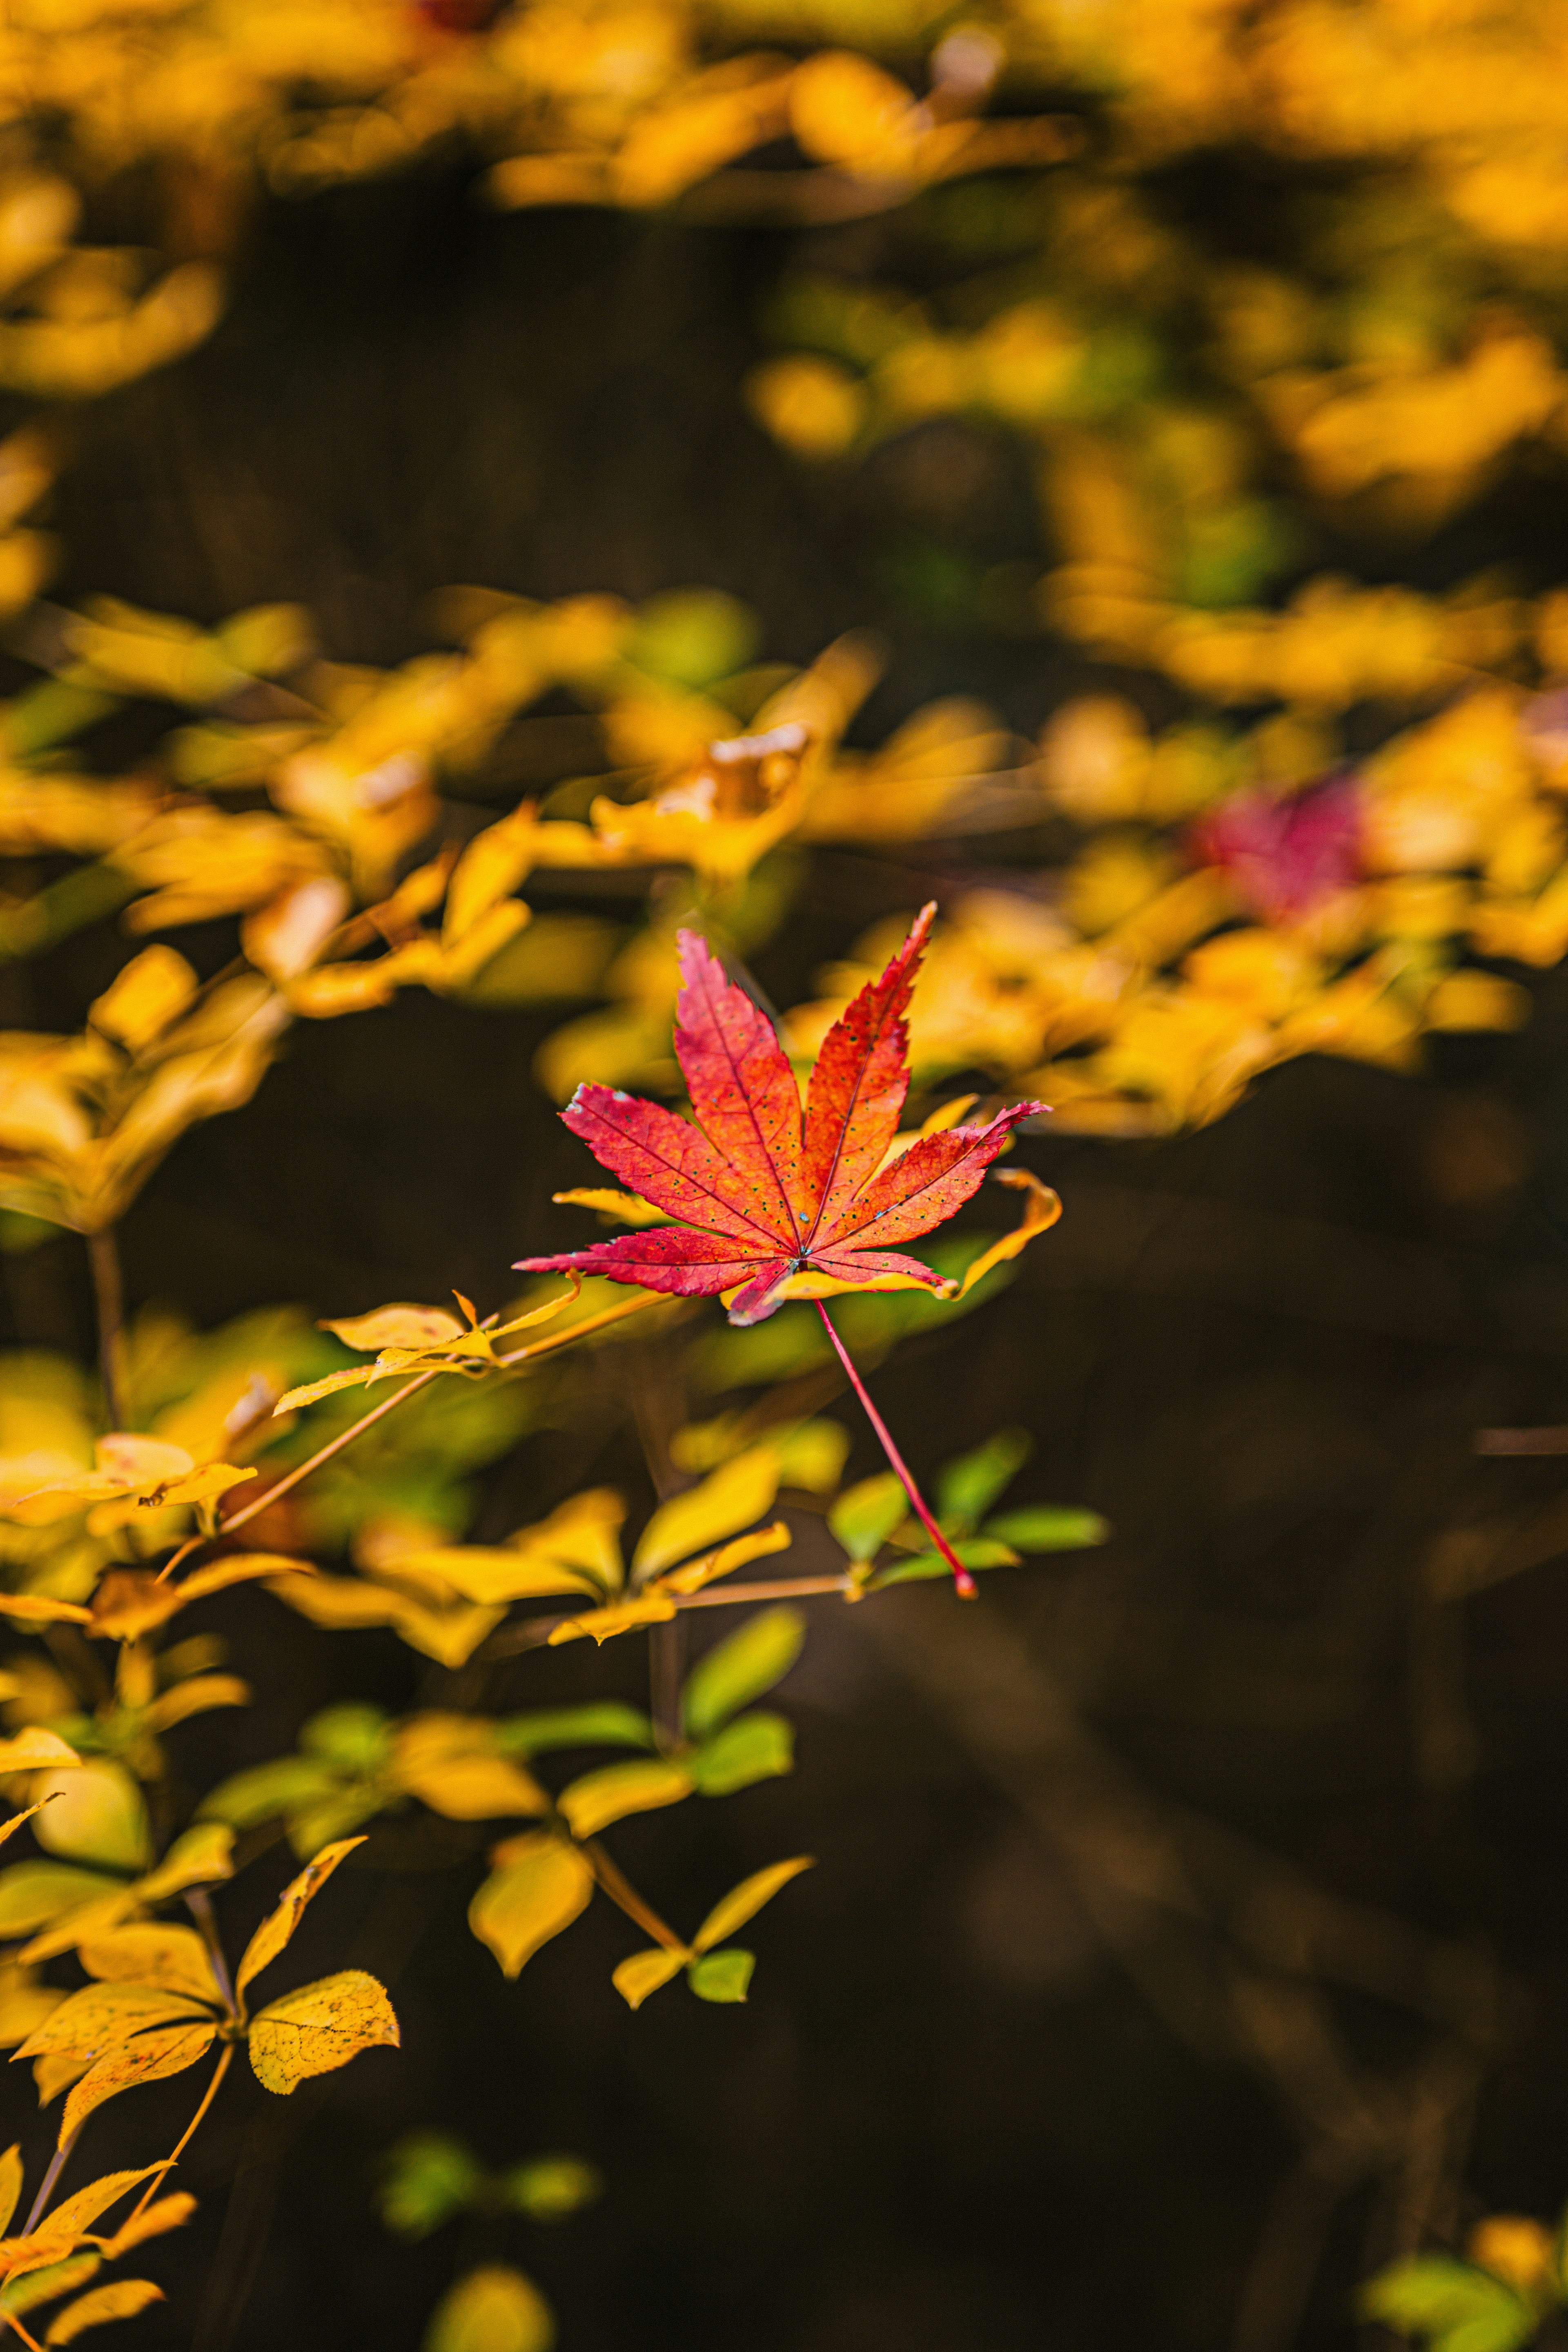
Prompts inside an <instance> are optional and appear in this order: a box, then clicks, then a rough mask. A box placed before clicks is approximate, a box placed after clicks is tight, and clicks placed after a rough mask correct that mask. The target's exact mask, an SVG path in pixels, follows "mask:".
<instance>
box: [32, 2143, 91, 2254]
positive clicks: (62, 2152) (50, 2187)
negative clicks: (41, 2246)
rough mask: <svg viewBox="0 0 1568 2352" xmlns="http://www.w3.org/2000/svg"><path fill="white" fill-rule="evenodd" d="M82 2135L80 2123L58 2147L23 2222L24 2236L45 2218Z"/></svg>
mask: <svg viewBox="0 0 1568 2352" xmlns="http://www.w3.org/2000/svg"><path fill="white" fill-rule="evenodd" d="M80 2137H81V2126H80V2125H79V2124H78V2126H77V2127H76V2129H75V2131H73V2132H72V2133H71V2135H70V2137H69V2138H68V2139H64V2140H62V2141H61V2142H60V2144H59V2146H58V2147H57V2148H56V2150H55V2153H54V2158H53V2160H52V2162H51V2163H50V2166H49V2168H48V2170H47V2172H46V2173H45V2175H44V2177H43V2179H42V2180H41V2181H40V2182H39V2184H38V2193H37V2196H36V2197H35V2198H34V2200H33V2210H32V2211H31V2212H30V2213H29V2214H28V2216H27V2218H26V2221H24V2222H23V2224H22V2235H23V2237H24V2238H26V2237H30V2236H31V2234H32V2232H33V2231H35V2230H36V2229H37V2226H38V2224H39V2222H40V2221H42V2220H43V2218H44V2215H45V2213H46V2212H47V2210H48V2203H49V2200H50V2198H51V2197H52V2196H53V2195H54V2193H55V2183H56V2181H57V2180H58V2179H59V2177H60V2175H61V2173H62V2172H63V2171H64V2170H65V2168H66V2160H67V2158H68V2157H69V2155H70V2152H71V2150H72V2148H73V2147H75V2146H76V2144H77V2141H78V2140H79V2138H80Z"/></svg>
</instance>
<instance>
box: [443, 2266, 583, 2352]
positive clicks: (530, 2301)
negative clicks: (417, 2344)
mask: <svg viewBox="0 0 1568 2352" xmlns="http://www.w3.org/2000/svg"><path fill="white" fill-rule="evenodd" d="M554 2342H555V2321H554V2318H553V2316H552V2313H551V2309H550V2305H548V2304H547V2303H546V2302H545V2300H544V2297H543V2296H542V2294H540V2292H539V2289H538V2288H537V2287H536V2286H535V2285H533V2284H532V2283H531V2280H528V2279H525V2278H524V2277H523V2275H522V2273H521V2271H514V2270H512V2269H511V2268H510V2266H509V2265H508V2264H507V2263H486V2264H485V2265H484V2267H483V2268H482V2269H481V2270H477V2271H470V2272H469V2273H468V2276H467V2277H466V2278H460V2279H459V2280H458V2283H457V2284H456V2285H455V2286H453V2287H449V2288H448V2289H447V2293H446V2294H444V2295H443V2296H442V2298H441V2300H440V2302H439V2303H438V2304H437V2305H436V2309H435V2312H434V2313H433V2315H432V2316H431V2320H430V2325H429V2326H428V2327H427V2328H426V2332H425V2340H424V2343H423V2345H422V2347H421V2352H551V2347H552V2345H553V2344H554Z"/></svg>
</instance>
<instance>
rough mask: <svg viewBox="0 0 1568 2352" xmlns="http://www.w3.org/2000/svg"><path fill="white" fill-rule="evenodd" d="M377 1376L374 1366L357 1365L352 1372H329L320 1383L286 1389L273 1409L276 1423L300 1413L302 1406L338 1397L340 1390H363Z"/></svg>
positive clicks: (310, 1382)
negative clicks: (288, 1415) (285, 1414)
mask: <svg viewBox="0 0 1568 2352" xmlns="http://www.w3.org/2000/svg"><path fill="white" fill-rule="evenodd" d="M375 1376H376V1373H375V1366H374V1364H356V1365H355V1366H354V1367H353V1370H349V1371H342V1372H328V1373H327V1374H326V1375H325V1377H324V1378H323V1379H321V1380H319V1381H304V1382H303V1383H302V1384H301V1385H300V1387H299V1388H297V1389H285V1390H284V1391H283V1394H282V1395H281V1396H280V1397H279V1400H278V1402H277V1403H276V1404H275V1405H274V1406H273V1408H272V1418H273V1419H274V1421H276V1420H277V1419H278V1418H279V1415H280V1414H282V1413H286V1412H299V1411H300V1409H301V1407H302V1406H304V1405H308V1404H318V1403H320V1402H321V1398H322V1397H329V1396H336V1394H337V1392H338V1391H339V1390H340V1389H359V1388H363V1387H365V1386H366V1385H367V1383H368V1382H370V1381H374V1378H375Z"/></svg>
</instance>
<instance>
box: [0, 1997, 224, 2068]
mask: <svg viewBox="0 0 1568 2352" xmlns="http://www.w3.org/2000/svg"><path fill="white" fill-rule="evenodd" d="M204 2013H205V2012H204V2007H203V2003H202V2001H201V2000H192V1999H191V1997H190V1996H189V1995H188V1994H186V1993H180V1992H170V1991H167V1990H163V1988H161V1987H159V1986H156V1985H144V1984H90V1985H85V1986H84V1987H83V1988H82V1990H80V1991H79V1992H73V1993H68V1995H67V1996H66V1998H65V2000H62V2001H61V2002H60V2004H59V2006H58V2009H55V2010H52V2011H50V2013H49V2015H48V2016H47V2018H46V2019H45V2020H44V2021H43V2023H42V2024H41V2025H40V2026H38V2027H37V2031H36V2032H33V2033H31V2034H29V2036H28V2037H27V2039H26V2042H23V2043H22V2045H21V2048H20V2049H19V2050H17V2051H16V2052H15V2053H13V2056H14V2059H16V2058H37V2057H38V2056H40V2055H41V2054H42V2053H44V2052H45V2051H51V2052H58V2053H61V2054H62V2055H64V2054H68V2055H70V2056H71V2057H75V2058H94V2059H96V2058H101V2057H102V2056H104V2054H105V2053H107V2052H109V2051H110V2050H117V2049H119V2047H120V2046H121V2043H122V2042H129V2041H130V2040H131V2038H132V2035H133V2034H137V2033H142V2032H145V2031H146V2029H147V2028H148V2027H149V2026H153V2025H166V2024H168V2023H169V2022H170V2021H173V2020H176V2019H178V2020H190V2019H199V2018H201V2017H202V2016H203V2015H204Z"/></svg>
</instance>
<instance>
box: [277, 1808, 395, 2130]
mask: <svg viewBox="0 0 1568 2352" xmlns="http://www.w3.org/2000/svg"><path fill="white" fill-rule="evenodd" d="M353 1843H355V1844H357V1843H359V1841H358V1840H357V1839H355V1840H353ZM398 2041H399V2036H398V2031H397V2019H396V2017H395V2015H394V2013H393V2008H392V2003H391V2002H390V2001H389V2000H388V1999H387V1997H386V1991H385V1988H384V1986H382V1985H380V1984H378V1983H377V1981H376V1979H375V1978H374V1977H372V1976H367V1975H366V1974H365V1972H364V1970H363V1969H342V1970H341V1971H340V1973H339V1974H338V1975H337V1976H332V1977H321V1978H319V1979H317V1981H316V1982H315V1983H314V1984H308V1985H301V1986H300V1989H299V1990H298V1991H297V1992H288V1993H285V1994H284V1996H283V1998H282V2000H275V2001H273V2002H272V2003H271V2004H270V2005H269V2006H268V2008H266V2009H264V2010H263V2011H261V2014H260V2015H259V2017H258V2018H257V2020H256V2021H255V2023H254V2024H253V2025H252V2026H251V2029H250V2038H249V2047H250V2063H251V2067H252V2070H253V2071H254V2073H255V2075H256V2079H257V2081H258V2083H259V2084H261V2087H262V2089H263V2090H265V2091H274V2092H276V2093H277V2095H279V2098H287V2097H288V2096H289V2093H290V2092H291V2091H294V2090H296V2089H298V2087H299V2085H300V2084H301V2083H303V2082H305V2081H307V2080H308V2079H309V2077H310V2075H312V2074H331V2072H332V2070H333V2068H334V2067H337V2066H346V2065H347V2064H348V2063H349V2060H350V2059H351V2058H354V2057H357V2056H358V2054H359V2053H360V2052H361V2051H362V2050H371V2049H374V2047H375V2046H376V2044H377V2043H387V2044H390V2046H391V2047H392V2048H393V2049H396V2048H397V2046H398Z"/></svg>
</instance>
